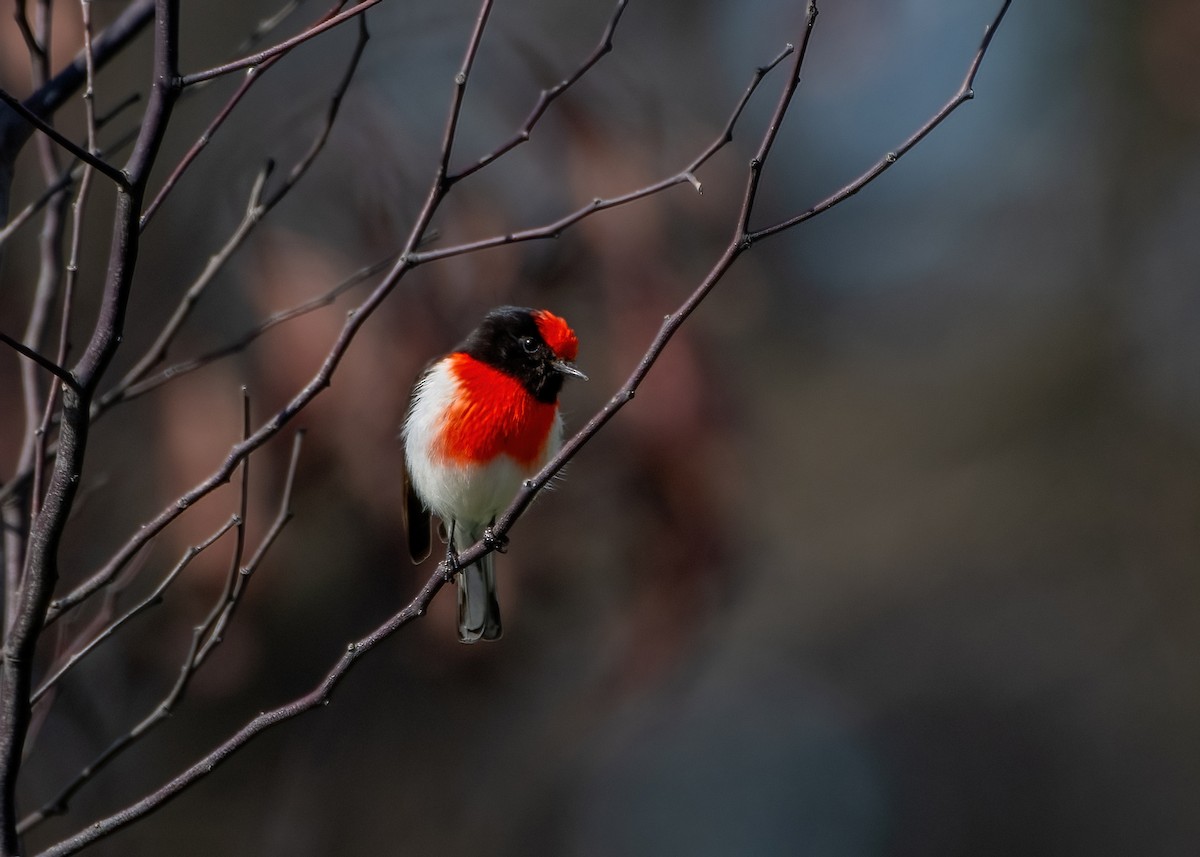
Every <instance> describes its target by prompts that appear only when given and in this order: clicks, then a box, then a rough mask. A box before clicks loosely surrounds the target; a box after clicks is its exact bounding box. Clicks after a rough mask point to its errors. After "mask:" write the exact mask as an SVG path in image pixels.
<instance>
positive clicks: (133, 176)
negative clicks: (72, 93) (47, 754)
mask: <svg viewBox="0 0 1200 857" xmlns="http://www.w3.org/2000/svg"><path fill="white" fill-rule="evenodd" d="M177 15H178V0H156V2H155V21H156V27H155V39H154V81H153V84H152V86H151V94H150V100H149V103H148V105H147V109H146V114H145V116H144V118H143V124H142V131H141V134H140V135H139V137H138V141H137V143H136V144H135V147H134V150H133V154H132V155H131V157H130V159H129V162H128V163H127V165H126V168H125V170H124V173H125V177H126V178H125V181H124V182H123V183H121V184H119V185H118V191H117V203H116V210H115V212H114V216H113V221H112V222H113V243H112V248H111V250H110V254H109V268H108V273H107V276H106V280H105V285H104V291H103V294H102V298H101V302H100V309H99V314H98V317H97V320H96V323H95V329H94V331H93V334H92V337H91V340H90V342H89V344H88V347H87V350H86V351H85V352H84V354H83V357H82V359H81V360H80V361H79V362H78V363H77V364H76V366H75V367H74V369H73V370H72V372H71V374H72V375H73V376H74V377H75V378H76V379H77V382H78V388H72V387H67V388H66V390H65V392H64V394H63V404H62V414H63V417H62V421H61V423H60V426H59V442H58V451H57V455H56V457H55V460H54V468H53V472H52V474H51V476H50V482H49V486H48V490H47V491H46V496H45V500H44V502H43V505H42V508H41V510H40V512H39V513H38V515H37V516H36V517H35V518H34V519H33V523H32V525H31V526H30V529H29V538H28V541H27V545H28V549H27V551H26V555H25V568H24V574H23V576H22V585H21V589H20V599H19V603H18V605H17V608H16V610H15V612H14V621H13V623H12V627H11V628H10V629H9V631H8V635H7V638H6V639H5V648H4V660H3V665H2V668H0V857H15V855H17V854H18V853H19V852H20V839H19V837H18V835H17V821H18V819H17V816H16V791H17V779H18V775H19V772H20V767H21V758H22V751H23V749H24V746H25V739H26V735H27V732H28V729H29V724H30V706H29V694H30V690H31V688H30V683H31V676H32V670H33V660H34V654H35V651H36V648H37V642H38V638H39V636H40V635H41V632H42V630H43V628H44V625H45V619H46V614H47V610H48V607H49V605H50V601H51V598H52V597H53V594H54V587H55V585H56V583H57V581H58V551H59V545H60V542H61V539H62V535H63V531H64V529H65V527H66V523H67V519H68V516H69V515H70V512H71V508H72V506H73V504H74V499H75V494H76V492H77V490H78V486H79V479H80V475H81V474H82V472H83V463H84V456H85V451H86V447H87V431H88V411H89V407H90V399H91V396H92V394H93V393H94V390H95V387H96V385H97V383H98V382H99V380H100V377H101V375H102V373H103V371H104V369H105V368H106V367H107V365H108V363H109V362H110V361H111V359H112V357H113V355H114V354H115V352H116V349H117V346H118V344H119V343H120V340H121V335H122V329H123V326H124V317H125V309H126V305H127V303H128V298H129V288H130V284H131V282H132V279H133V267H134V264H135V262H136V259H137V249H138V248H137V235H136V231H135V228H134V227H135V226H136V216H137V211H138V208H139V207H140V203H141V198H142V195H143V193H144V190H145V180H146V176H147V174H148V173H149V170H150V167H151V166H152V165H153V162H154V158H155V155H156V154H157V152H158V148H159V144H160V143H161V141H162V138H163V135H164V134H165V131H166V123H167V120H168V118H169V117H170V113H171V108H172V107H173V105H174V102H175V96H176V94H177V90H176V89H175V85H174V84H175V81H176V80H177V78H178V69H177V56H178V53H177V51H178V36H179V33H178V17H177ZM95 47H96V49H97V50H98V49H99V46H98V45H97V46H95ZM85 75H86V70H85Z"/></svg>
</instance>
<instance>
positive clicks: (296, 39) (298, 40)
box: [179, 0, 381, 87]
mask: <svg viewBox="0 0 1200 857" xmlns="http://www.w3.org/2000/svg"><path fill="white" fill-rule="evenodd" d="M380 2H381V0H361V2H359V3H356V4H355V5H353V6H351V7H350V8H349V9H347V10H346V11H345V12H341V13H339V14H337V15H334V16H333V17H332V18H328V19H326V20H324V21H322V22H321V23H319V24H317V25H315V26H312V27H309V28H308V29H307V30H305V31H304V32H303V33H300V34H298V35H295V36H293V37H292V38H290V39H287V40H285V41H282V42H280V43H279V44H277V45H275V46H274V47H270V48H267V49H266V50H265V51H259V52H258V53H256V54H251V55H250V56H246V57H242V58H241V59H239V60H234V61H233V62H228V63H225V64H224V65H219V66H215V67H213V68H210V69H205V70H204V71H197V72H193V73H192V74H186V75H184V76H183V77H182V78H180V81H179V82H180V85H181V86H184V87H188V86H194V85H195V84H197V83H202V82H203V81H206V80H212V79H213V78H215V77H221V76H222V75H226V74H232V73H233V72H235V71H241V70H242V69H244V68H256V67H258V66H261V65H262V64H263V63H264V62H266V61H267V60H269V59H271V58H272V57H275V56H278V55H280V54H285V53H287V52H288V51H290V50H291V49H292V48H294V47H296V46H297V45H301V44H304V43H305V42H307V41H309V40H310V39H313V38H315V37H317V36H319V35H321V34H322V33H324V32H326V31H327V30H332V29H333V28H334V27H336V26H338V25H339V24H344V23H345V22H346V21H349V20H350V19H351V18H353V17H355V16H357V15H361V14H362V13H363V12H366V11H367V10H368V9H370V8H371V7H372V6H375V5H377V4H378V3H380Z"/></svg>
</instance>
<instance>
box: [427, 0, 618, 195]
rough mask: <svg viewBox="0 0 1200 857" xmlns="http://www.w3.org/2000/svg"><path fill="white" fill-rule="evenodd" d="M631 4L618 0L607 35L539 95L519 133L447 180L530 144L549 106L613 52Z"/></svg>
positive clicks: (466, 174)
mask: <svg viewBox="0 0 1200 857" xmlns="http://www.w3.org/2000/svg"><path fill="white" fill-rule="evenodd" d="M628 3H629V0H618V2H617V7H616V9H615V10H614V11H613V14H612V17H610V18H609V21H608V26H606V27H605V28H604V33H603V34H602V35H601V36H600V42H599V44H597V45H596V49H595V50H593V51H592V53H591V54H590V55H588V56H587V57H586V58H585V59H584V61H583V62H582V63H580V65H579V66H578V67H577V68H576V69H575V71H574V72H573V73H572V74H570V75H569V76H567V77H566V78H564V79H563V80H561V81H559V82H558V83H557V84H555V85H554V86H552V87H550V88H549V89H543V90H542V91H541V94H540V95H538V100H537V102H536V103H535V104H534V105H533V109H532V110H531V111H529V116H528V117H526V119H525V122H524V124H523V125H521V128H520V130H518V131H517V133H516V134H514V135H513V136H512V137H511V138H510V139H509V140H508V141H507V142H506V143H504V144H502V145H501V146H500V147H499V148H497V149H496V150H494V151H493V152H491V153H489V154H487V155H484V156H483V157H482V158H480V159H479V160H478V161H476V162H475V163H473V164H471V165H470V166H469V167H466V168H464V169H462V170H460V171H459V172H457V173H454V174H453V175H450V176H447V177H446V181H447V182H449V183H450V184H454V183H455V182H458V181H461V180H462V179H465V178H466V177H467V176H469V175H471V174H472V173H475V172H478V171H479V170H481V169H483V168H484V167H486V166H487V165H488V164H490V163H492V162H493V161H495V160H496V159H498V158H500V157H501V156H503V155H505V154H507V153H508V152H511V151H512V150H513V149H515V148H517V146H519V145H521V144H522V143H524V142H527V141H528V140H529V138H530V136H531V134H532V132H533V128H534V126H535V125H537V123H538V121H539V120H540V119H541V118H542V115H543V114H544V113H545V112H546V110H547V109H548V108H549V107H550V105H551V104H553V103H554V101H555V100H556V99H557V98H558V97H559V96H561V95H562V94H563V93H564V92H566V91H567V90H568V89H570V88H571V87H572V86H574V85H575V83H576V82H578V81H579V79H580V78H582V77H583V76H584V75H585V74H587V73H588V71H590V70H591V68H592V66H594V65H595V64H596V63H598V62H599V61H600V60H601V58H602V57H604V55H605V54H607V53H610V52H611V51H612V48H613V34H614V33H615V32H616V30H617V25H618V24H619V23H620V22H621V16H622V15H623V14H625V7H626V6H627V5H628Z"/></svg>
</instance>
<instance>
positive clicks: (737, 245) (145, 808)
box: [41, 0, 1008, 857]
mask: <svg viewBox="0 0 1200 857" xmlns="http://www.w3.org/2000/svg"><path fill="white" fill-rule="evenodd" d="M486 5H487V4H486V3H485V10H484V12H483V13H481V15H483V16H486ZM1007 6H1008V2H1007V0H1006V2H1005V4H1004V8H1005V9H1006V8H1007ZM816 14H817V10H816V6H815V5H814V4H811V3H810V5H809V8H808V13H807V16H806V20H805V35H804V39H805V41H806V40H807V38H808V34H809V33H811V31H812V27H813V24H814V22H815V19H816ZM1002 15H1003V10H1001V13H1000V16H997V18H996V23H998V22H999V20H1000V17H1001V16H1002ZM994 26H995V24H993V28H994ZM480 31H481V26H480V27H477V30H476V34H475V35H474V36H473V37H472V39H473V42H475V41H477V40H478V37H479V32H480ZM986 47H987V40H985V43H984V46H983V49H982V50H981V54H980V58H977V60H976V62H975V63H974V64H973V65H974V66H977V65H978V61H979V59H981V57H982V52H983V50H986ZM472 55H473V47H472V48H471V49H469V51H468V57H470V56H472ZM803 58H804V48H803V43H802V45H801V49H800V50H799V51H798V52H796V57H795V60H794V64H793V70H792V75H791V77H790V78H789V81H788V83H787V84H786V85H785V87H784V92H783V93H782V94H781V97H780V100H779V102H778V105H777V107H776V109H775V112H774V113H773V115H772V117H771V120H770V123H769V125H768V127H767V129H766V131H765V132H764V134H763V137H762V140H761V144H760V147H759V153H760V156H761V157H760V158H756V159H755V160H756V162H755V163H752V165H751V167H750V173H749V175H748V177H747V190H746V195H745V198H744V201H743V204H742V207H741V210H740V211H739V212H738V217H737V222H736V223H735V225H734V228H733V231H732V232H733V234H732V237H731V240H730V242H729V243H728V245H727V246H726V248H725V251H724V253H723V254H722V255H721V257H720V258H719V259H718V260H717V262H716V263H715V264H714V266H713V267H712V269H711V270H710V271H709V273H708V275H706V276H705V278H704V279H703V281H702V282H701V283H700V284H699V285H698V286H697V288H696V289H695V290H694V291H693V292H692V294H691V295H689V296H688V298H687V299H686V300H685V301H684V302H683V303H682V304H681V305H680V307H679V308H678V309H677V310H676V311H675V312H673V313H672V314H671V315H669V316H667V318H666V319H665V320H664V322H663V325H662V327H661V328H660V330H659V332H658V334H657V335H656V336H655V338H654V340H653V342H652V343H651V344H650V346H649V348H648V349H647V350H646V352H645V353H644V355H643V356H642V358H641V360H640V361H639V363H638V365H637V366H636V367H635V369H634V370H633V373H632V374H631V375H630V377H629V379H628V380H627V381H626V382H625V383H624V384H623V385H622V386H621V388H620V389H619V390H618V391H617V393H616V394H615V395H614V396H613V397H612V399H611V400H610V401H609V402H608V403H607V404H606V405H605V406H604V407H603V408H602V409H601V410H600V411H599V412H597V413H596V414H595V415H594V416H593V417H592V419H591V420H589V422H588V423H587V425H585V426H584V427H583V428H582V429H581V430H580V431H579V432H577V433H576V434H575V435H574V436H573V437H572V438H571V439H570V440H568V441H567V443H566V444H564V446H563V448H562V450H561V451H560V452H559V453H558V455H556V456H555V457H554V458H553V459H552V460H551V461H550V462H549V463H548V464H547V465H546V466H545V467H544V468H543V469H542V470H541V472H539V473H538V474H537V475H536V476H535V477H534V478H532V479H530V480H528V481H527V482H526V483H525V485H524V487H523V488H522V490H521V491H520V492H519V493H518V495H517V497H516V498H515V499H514V500H513V502H512V504H511V505H510V506H509V507H508V509H507V510H506V511H505V512H504V513H503V514H502V515H501V516H500V518H498V519H497V521H496V525H495V526H494V528H493V530H492V533H491V535H490V537H489V538H487V539H483V540H481V541H480V542H478V543H476V544H475V545H473V546H472V547H471V548H470V549H468V550H467V551H465V552H463V553H461V554H460V555H459V558H458V559H459V562H460V563H463V564H467V563H471V562H474V561H475V560H477V559H479V558H480V557H481V556H483V555H484V554H485V553H487V552H489V551H491V550H494V549H495V546H496V544H497V542H498V541H499V538H498V537H502V536H504V535H505V534H506V533H507V532H508V531H509V530H510V529H511V528H512V526H513V524H514V523H515V522H516V520H517V519H518V518H519V517H520V516H521V514H523V512H524V511H525V509H526V508H528V506H529V503H530V502H531V501H532V499H533V497H534V496H535V495H536V494H537V493H538V492H539V491H540V490H541V489H542V488H543V487H544V486H545V485H546V483H547V482H548V481H549V480H550V479H551V478H552V477H553V476H554V474H556V473H557V472H558V471H559V470H560V469H561V468H562V466H563V465H564V464H565V463H566V462H567V461H569V460H570V459H571V458H572V457H574V456H575V455H576V454H577V453H578V452H579V450H580V449H581V448H582V447H583V445H584V444H586V443H587V441H588V440H590V439H591V438H592V437H593V436H594V435H595V434H596V432H597V431H599V430H600V428H602V427H603V426H604V424H606V423H607V422H608V420H610V419H611V418H612V417H613V416H614V415H615V414H616V412H617V411H618V410H619V409H620V408H621V407H623V406H624V405H625V404H626V403H628V402H629V401H630V400H631V399H632V398H633V397H634V395H635V393H636V390H637V388H638V387H639V386H640V384H641V382H642V380H643V379H644V378H645V376H646V375H647V373H648V372H649V371H650V369H651V368H652V367H653V365H654V363H655V362H656V360H657V359H658V357H659V355H660V354H661V353H662V351H663V349H664V348H665V347H666V345H667V343H668V342H669V341H670V339H671V338H672V336H673V335H674V333H675V332H676V331H677V330H678V329H679V327H680V326H681V325H682V324H683V322H684V321H685V320H686V319H687V317H688V316H689V315H690V314H691V313H692V312H693V311H694V310H695V309H696V308H697V307H698V306H699V304H700V303H701V302H702V301H703V300H704V298H705V297H706V296H707V295H708V294H709V293H710V292H711V290H712V289H713V287H714V286H715V285H716V284H717V282H719V281H720V280H721V279H722V278H723V277H724V275H725V274H726V273H727V272H728V271H729V269H730V268H731V267H732V265H733V263H734V262H735V261H736V260H737V258H738V257H739V256H740V255H741V254H742V253H743V252H745V251H746V250H748V249H750V247H751V246H752V245H753V242H752V241H747V240H746V238H747V232H746V229H745V224H746V223H747V222H748V220H749V216H750V214H752V209H753V204H754V198H755V188H756V186H757V181H758V175H759V171H760V170H761V167H762V160H764V159H765V158H766V157H767V156H768V155H769V153H770V148H771V144H772V142H773V141H774V139H775V136H776V134H777V133H778V128H779V126H780V123H781V122H782V120H783V117H784V115H785V114H786V112H787V109H788V107H789V105H790V102H791V95H792V94H793V93H794V91H795V87H796V84H797V82H798V80H799V71H800V66H801V64H802V62H803ZM464 82H465V81H464ZM457 103H460V98H456V104H457ZM453 116H454V111H453V109H452V119H451V123H450V126H449V129H448V133H447V137H446V140H447V142H446V143H445V144H444V146H443V152H442V155H443V157H442V165H443V167H444V165H445V162H446V157H447V156H448V153H449V148H450V143H451V142H452V140H453V136H454V130H453V129H454V125H453V121H454V120H453ZM735 119H736V114H735ZM444 177H445V175H444V171H443V172H442V173H441V174H440V175H439V181H438V182H436V183H435V185H434V187H433V189H432V190H431V192H430V196H429V198H428V199H427V202H426V206H425V209H423V211H422V215H421V216H420V217H418V220H417V224H416V226H415V228H414V234H413V236H412V237H410V247H409V251H410V252H411V249H412V245H413V244H415V240H416V236H418V235H419V234H420V232H421V231H422V230H423V228H424V226H425V225H427V223H428V216H429V215H431V214H432V210H433V209H435V208H436V207H437V203H438V202H439V201H440V198H441V188H442V187H443V181H442V180H443V179H444ZM408 264H409V262H408V256H407V255H405V256H402V257H401V260H400V262H398V263H397V265H396V267H394V268H393V270H392V272H391V274H389V276H388V277H387V278H385V280H384V282H383V283H381V284H380V286H379V287H378V288H377V290H376V292H374V293H373V295H372V297H374V295H375V294H379V293H380V292H384V293H386V289H388V288H390V286H391V283H392V282H394V281H395V280H396V279H398V278H399V276H400V274H402V273H403V272H404V271H405V270H407V265H408ZM364 306H367V307H368V308H373V306H372V304H371V299H370V298H369V299H368V301H366V302H364ZM340 341H341V340H340V339H339V342H340ZM335 353H336V345H335V351H334V352H331V356H333V354H335ZM285 413H286V409H285V411H284V412H281V415H283V414H285ZM277 416H280V415H277ZM251 439H252V438H250V439H247V440H248V441H249V440H251ZM246 443H247V442H243V444H242V445H243V446H244V445H246ZM235 451H236V448H235ZM248 453H249V450H247V451H246V452H245V453H243V454H248ZM449 572H450V569H449V568H448V567H447V566H446V563H442V564H440V565H439V566H438V569H437V571H436V572H435V573H434V574H433V575H432V576H431V577H430V578H429V579H428V580H427V581H426V582H425V584H424V586H423V587H422V588H421V590H420V591H419V592H418V593H417V595H416V596H415V597H414V598H413V600H412V601H411V602H409V604H408V605H406V606H405V607H404V608H403V609H402V610H400V611H399V612H398V613H396V614H395V615H394V616H392V617H391V618H390V619H388V620H387V621H386V622H384V623H383V624H382V625H380V626H379V627H378V628H376V629H375V630H374V631H373V632H371V633H370V634H368V635H367V636H365V637H363V638H362V639H361V640H359V641H357V642H355V643H351V644H350V645H349V646H348V647H347V650H346V652H345V653H344V654H343V655H342V656H341V658H339V659H338V661H337V662H336V663H335V664H334V665H333V667H332V668H331V669H330V670H329V672H328V673H327V674H326V676H325V678H324V679H323V680H322V681H321V682H319V683H318V684H317V686H316V687H314V688H313V690H312V691H310V692H309V693H308V694H305V695H304V696H302V697H300V698H298V699H296V700H294V701H293V702H290V703H288V704H286V705H283V706H280V707H278V708H276V709H274V710H272V711H270V712H265V713H263V714H260V715H259V716H257V717H255V718H253V719H251V720H250V721H249V722H248V723H247V724H246V725H245V726H243V727H242V728H241V729H240V730H238V731H237V732H236V733H235V734H234V735H232V736H231V737H230V738H229V739H227V740H226V741H224V742H222V743H221V744H220V745H218V746H217V747H216V748H215V749H214V750H212V751H211V752H210V753H209V754H207V755H206V756H205V757H204V758H202V759H200V760H199V761H197V762H196V763H195V764H193V765H191V766H190V767H189V768H187V769H186V770H185V771H183V772H182V773H180V774H179V775H177V776H176V777H174V778H172V779H171V780H170V781H168V782H167V783H165V784H164V785H163V786H162V787H161V788H159V789H158V790H156V791H155V792H153V793H151V794H149V795H147V796H146V797H144V798H142V799H141V800H139V801H137V802H136V803H134V804H132V805H130V806H129V807H126V808H125V809H123V810H120V811H119V812H117V813H115V814H113V815H111V816H109V817H108V818H105V819H102V820H100V821H97V822H95V823H93V824H91V825H89V826H88V827H87V828H85V829H84V830H82V831H81V832H79V833H78V834H76V835H75V836H72V837H71V838H69V839H66V840H64V841H62V842H60V843H58V844H57V845H54V846H52V847H51V848H49V849H47V850H46V851H44V852H42V855H41V857H63V855H67V854H73V853H75V852H76V851H78V850H80V849H81V848H83V847H85V846H87V845H89V844H90V843H92V842H94V841H96V840H98V839H100V838H103V837H105V836H108V835H109V834H111V833H113V832H114V831H116V830H119V829H120V828H122V827H124V826H125V825H128V824H130V823H132V822H133V821H136V820H137V819H139V818H141V817H142V816H144V815H146V814H147V813H150V812H152V811H154V810H155V809H157V808H158V807H160V806H162V805H163V804H165V803H166V802H168V801H169V800H171V799H172V798H174V797H175V796H177V795H178V794H179V793H180V792H182V791H183V790H184V789H186V788H188V787H189V786H191V785H192V784H194V783H195V782H197V781H198V780H200V779H202V778H203V777H205V776H207V775H208V774H209V773H211V772H212V771H213V770H214V769H215V767H216V766H217V765H219V764H220V763H221V762H223V761H225V760H226V759H227V758H229V756H231V755H232V754H233V753H235V752H236V751H237V750H239V749H240V748H241V747H243V746H244V745H245V744H246V743H248V742H249V741H250V740H252V739H253V738H254V737H256V736H257V735H259V734H261V733H262V732H263V731H265V730H266V729H268V728H270V727H271V726H274V725H276V724H278V723H282V722H284V721H286V720H289V719H291V718H293V717H296V716H298V715H299V714H302V713H304V712H306V711H309V710H311V709H313V708H315V707H317V706H320V705H322V704H324V703H326V702H328V701H329V699H330V697H331V695H332V693H333V691H334V690H335V689H336V687H337V685H338V684H339V682H340V681H341V679H342V678H344V676H345V675H346V673H347V672H349V670H350V669H351V668H352V667H353V666H354V664H355V663H356V662H357V661H358V659H359V658H360V657H362V656H363V655H364V654H365V653H366V652H367V651H369V650H371V649H373V648H374V647H375V646H377V645H379V644H380V643H381V642H382V641H383V640H385V639H387V638H388V637H390V636H391V635H392V634H394V633H395V632H396V631H397V630H399V629H400V628H401V627H403V626H404V625H406V624H408V623H409V622H412V621H414V620H415V619H417V618H418V617H420V616H421V615H423V614H424V612H425V610H426V608H427V606H428V604H429V603H430V601H431V600H432V599H433V597H434V596H435V595H436V594H437V592H438V591H439V590H440V589H441V588H442V586H444V585H445V583H446V581H447V579H448V576H449Z"/></svg>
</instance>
